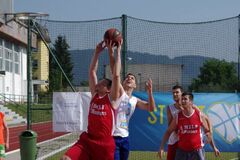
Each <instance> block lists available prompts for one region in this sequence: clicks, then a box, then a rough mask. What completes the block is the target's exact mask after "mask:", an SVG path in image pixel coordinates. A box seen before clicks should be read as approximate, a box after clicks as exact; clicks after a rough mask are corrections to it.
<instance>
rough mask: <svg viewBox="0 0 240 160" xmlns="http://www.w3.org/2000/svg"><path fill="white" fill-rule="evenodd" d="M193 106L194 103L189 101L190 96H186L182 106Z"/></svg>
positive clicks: (183, 98) (183, 97)
mask: <svg viewBox="0 0 240 160" xmlns="http://www.w3.org/2000/svg"><path fill="white" fill-rule="evenodd" d="M191 104H192V101H191V100H190V99H189V96H188V95H186V96H182V106H183V107H184V106H188V105H191Z"/></svg>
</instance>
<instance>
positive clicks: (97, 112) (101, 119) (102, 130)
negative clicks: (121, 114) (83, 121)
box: [88, 94, 114, 139]
mask: <svg viewBox="0 0 240 160" xmlns="http://www.w3.org/2000/svg"><path fill="white" fill-rule="evenodd" d="M113 124H114V118H113V110H112V105H111V102H110V99H109V95H108V94H106V95H105V96H103V97H99V95H98V94H96V95H95V96H94V97H93V99H92V100H91V103H90V108H89V115H88V133H89V136H90V137H92V138H97V139H98V138H107V137H110V136H112V133H113Z"/></svg>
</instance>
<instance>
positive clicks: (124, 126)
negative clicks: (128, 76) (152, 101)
mask: <svg viewBox="0 0 240 160" xmlns="http://www.w3.org/2000/svg"><path fill="white" fill-rule="evenodd" d="M118 101H120V104H119V107H118V109H116V110H115V122H116V125H115V130H114V132H113V136H120V137H128V135H129V132H128V125H129V120H130V118H131V116H132V114H133V112H134V110H135V108H136V104H137V98H136V97H134V96H132V97H129V96H128V95H127V94H126V93H125V92H124V93H123V95H122V96H121V97H120V98H119V100H118Z"/></svg>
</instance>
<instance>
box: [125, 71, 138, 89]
mask: <svg viewBox="0 0 240 160" xmlns="http://www.w3.org/2000/svg"><path fill="white" fill-rule="evenodd" d="M126 86H127V87H131V88H136V79H135V77H134V76H133V75H131V74H129V75H127V77H126V78H125V79H124V81H123V87H126Z"/></svg>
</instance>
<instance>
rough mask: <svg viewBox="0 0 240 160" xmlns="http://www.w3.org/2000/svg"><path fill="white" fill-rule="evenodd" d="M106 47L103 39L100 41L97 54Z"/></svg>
mask: <svg viewBox="0 0 240 160" xmlns="http://www.w3.org/2000/svg"><path fill="white" fill-rule="evenodd" d="M105 47H106V44H105V42H104V41H101V42H100V43H98V44H97V46H96V50H95V52H96V54H99V53H101V52H102V51H103V50H104V48H105Z"/></svg>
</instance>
